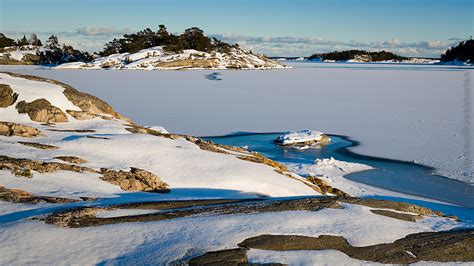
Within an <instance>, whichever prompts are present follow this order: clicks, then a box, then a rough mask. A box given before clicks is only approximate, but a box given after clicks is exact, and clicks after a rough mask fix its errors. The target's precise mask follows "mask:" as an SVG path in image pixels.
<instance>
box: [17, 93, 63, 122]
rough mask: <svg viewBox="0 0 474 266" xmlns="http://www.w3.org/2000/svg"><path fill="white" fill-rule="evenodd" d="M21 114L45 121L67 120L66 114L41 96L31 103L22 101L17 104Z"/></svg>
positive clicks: (34, 119)
mask: <svg viewBox="0 0 474 266" xmlns="http://www.w3.org/2000/svg"><path fill="white" fill-rule="evenodd" d="M16 109H17V110H18V113H20V114H28V116H29V117H30V119H31V120H33V121H36V122H43V123H57V122H67V121H68V120H67V116H66V114H65V113H64V112H63V111H61V109H59V108H58V107H56V106H53V105H52V104H51V103H50V102H49V101H48V100H46V99H44V98H41V99H37V100H34V101H32V102H30V103H27V102H26V101H21V102H19V103H18V104H17V105H16Z"/></svg>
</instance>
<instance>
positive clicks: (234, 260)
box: [188, 248, 248, 266]
mask: <svg viewBox="0 0 474 266" xmlns="http://www.w3.org/2000/svg"><path fill="white" fill-rule="evenodd" d="M188 264H189V265H190V266H194V265H196V266H197V265H248V258H247V250H246V249H243V248H235V249H225V250H219V251H211V252H207V253H205V254H204V255H201V256H198V257H194V258H192V259H191V260H189V262H188Z"/></svg>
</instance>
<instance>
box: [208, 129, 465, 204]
mask: <svg viewBox="0 0 474 266" xmlns="http://www.w3.org/2000/svg"><path fill="white" fill-rule="evenodd" d="M279 135H280V133H265V134H256V133H238V134H233V135H227V136H219V137H206V138H205V139H208V140H211V141H213V142H216V143H219V144H224V145H233V146H247V147H248V149H249V150H250V151H256V152H259V153H262V154H263V155H265V156H267V157H268V158H270V159H272V160H275V161H277V162H282V163H301V164H312V163H314V160H315V159H324V158H330V157H334V158H335V159H337V160H342V161H348V162H355V163H362V164H366V165H370V166H372V167H373V168H375V169H374V170H367V171H363V172H359V173H354V174H350V175H346V176H345V178H347V179H350V180H353V181H357V182H360V183H364V184H368V185H371V186H375V187H379V188H383V189H387V190H391V191H396V192H401V193H404V194H410V195H415V196H420V197H424V198H430V199H435V200H439V201H442V202H446V203H451V204H455V205H458V206H461V207H467V208H474V187H473V186H470V185H468V184H466V183H464V182H461V181H457V180H453V179H448V178H446V177H443V176H439V175H434V174H432V172H433V169H432V168H429V167H426V166H423V165H419V164H415V163H409V162H403V161H396V160H388V159H383V158H377V157H370V156H364V155H360V154H356V153H353V152H351V151H349V150H348V149H347V148H348V147H352V146H356V145H358V143H357V142H355V141H351V140H350V139H348V138H346V137H343V136H335V135H331V139H332V141H331V144H329V145H327V146H324V147H321V148H317V149H316V148H315V149H313V148H312V149H306V150H298V149H295V148H287V147H279V146H276V145H275V144H274V143H273V141H274V140H275V139H276V137H277V136H279ZM471 211H472V212H474V210H472V209H471Z"/></svg>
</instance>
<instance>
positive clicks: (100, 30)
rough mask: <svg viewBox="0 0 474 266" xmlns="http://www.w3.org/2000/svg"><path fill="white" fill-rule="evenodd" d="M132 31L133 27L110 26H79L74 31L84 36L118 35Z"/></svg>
mask: <svg viewBox="0 0 474 266" xmlns="http://www.w3.org/2000/svg"><path fill="white" fill-rule="evenodd" d="M130 32H132V30H131V29H129V28H125V29H115V28H110V27H85V28H78V29H76V30H75V31H74V33H76V34H78V35H84V36H117V35H123V34H126V33H130Z"/></svg>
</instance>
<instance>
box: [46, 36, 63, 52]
mask: <svg viewBox="0 0 474 266" xmlns="http://www.w3.org/2000/svg"><path fill="white" fill-rule="evenodd" d="M45 46H46V47H47V48H49V49H51V50H60V49H61V48H60V47H59V40H58V37H56V36H54V35H51V36H49V38H48V40H47V41H46V45H45Z"/></svg>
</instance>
